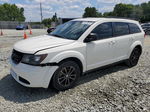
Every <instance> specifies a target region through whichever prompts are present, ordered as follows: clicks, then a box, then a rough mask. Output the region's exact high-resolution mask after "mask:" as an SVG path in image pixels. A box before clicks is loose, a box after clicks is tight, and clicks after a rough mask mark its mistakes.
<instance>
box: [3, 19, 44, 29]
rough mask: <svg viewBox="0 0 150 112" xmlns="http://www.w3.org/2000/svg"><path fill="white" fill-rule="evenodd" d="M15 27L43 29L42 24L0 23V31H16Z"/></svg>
mask: <svg viewBox="0 0 150 112" xmlns="http://www.w3.org/2000/svg"><path fill="white" fill-rule="evenodd" d="M17 25H24V26H31V28H32V29H43V28H44V25H43V24H33V23H32V24H30V23H29V22H18V21H0V29H16V26H17Z"/></svg>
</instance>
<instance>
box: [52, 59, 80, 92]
mask: <svg viewBox="0 0 150 112" xmlns="http://www.w3.org/2000/svg"><path fill="white" fill-rule="evenodd" d="M80 73H81V71H80V68H79V66H78V64H77V63H76V62H74V61H65V62H63V63H61V64H60V66H59V68H58V69H57V70H56V72H55V73H54V76H53V79H52V84H53V87H54V88H55V89H57V90H59V91H62V90H66V89H70V88H72V87H73V86H74V85H75V84H76V82H77V80H78V78H79V76H80Z"/></svg>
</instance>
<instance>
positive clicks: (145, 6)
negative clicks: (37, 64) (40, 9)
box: [0, 1, 150, 26]
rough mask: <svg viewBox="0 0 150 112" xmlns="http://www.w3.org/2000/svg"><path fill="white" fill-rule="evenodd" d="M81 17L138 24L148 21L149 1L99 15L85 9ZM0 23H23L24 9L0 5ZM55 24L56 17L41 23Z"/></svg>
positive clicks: (89, 8)
mask: <svg viewBox="0 0 150 112" xmlns="http://www.w3.org/2000/svg"><path fill="white" fill-rule="evenodd" d="M83 17H121V18H130V19H135V20H138V21H140V22H149V21H150V1H149V2H148V3H142V4H139V5H133V4H123V3H120V4H117V5H115V7H114V9H113V11H111V12H105V13H103V14H102V13H101V12H98V10H97V9H96V8H95V7H87V8H85V10H84V14H83ZM0 21H20V22H22V21H25V16H24V8H19V7H17V6H16V5H15V4H8V3H4V4H0ZM53 21H54V22H57V21H58V19H57V15H56V14H55V15H54V16H53V17H52V18H47V19H44V20H43V21H42V23H43V24H45V25H46V26H48V25H50V24H51V22H53Z"/></svg>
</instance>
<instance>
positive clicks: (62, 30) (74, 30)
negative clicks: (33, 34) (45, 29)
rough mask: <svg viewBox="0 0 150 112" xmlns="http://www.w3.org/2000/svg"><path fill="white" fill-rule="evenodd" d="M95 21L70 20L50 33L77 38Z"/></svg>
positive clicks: (61, 36)
mask: <svg viewBox="0 0 150 112" xmlns="http://www.w3.org/2000/svg"><path fill="white" fill-rule="evenodd" d="M93 23H94V22H92V21H69V22H67V23H65V24H62V25H60V26H58V27H57V28H56V29H55V30H54V31H53V32H51V33H50V35H53V36H56V37H60V38H66V39H71V40H77V39H78V38H79V37H80V36H81V35H82V34H83V33H84V32H85V31H86V30H87V29H88V28H89V27H90V26H91V25H92V24H93Z"/></svg>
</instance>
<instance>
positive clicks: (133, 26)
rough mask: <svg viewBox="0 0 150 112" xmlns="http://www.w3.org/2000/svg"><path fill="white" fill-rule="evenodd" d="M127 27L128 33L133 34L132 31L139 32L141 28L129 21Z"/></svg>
mask: <svg viewBox="0 0 150 112" xmlns="http://www.w3.org/2000/svg"><path fill="white" fill-rule="evenodd" d="M129 28H130V33H131V34H133V33H140V32H141V30H140V28H139V27H138V25H136V24H134V23H129Z"/></svg>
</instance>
